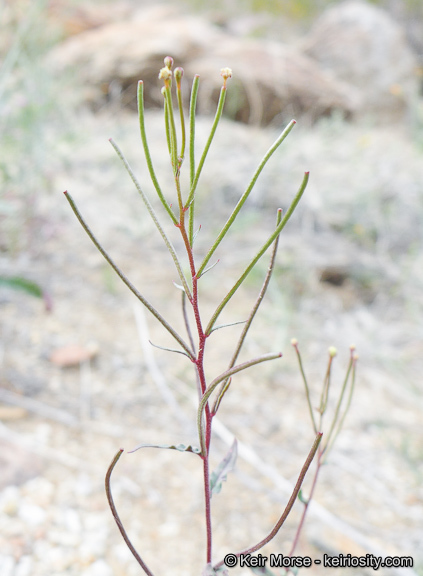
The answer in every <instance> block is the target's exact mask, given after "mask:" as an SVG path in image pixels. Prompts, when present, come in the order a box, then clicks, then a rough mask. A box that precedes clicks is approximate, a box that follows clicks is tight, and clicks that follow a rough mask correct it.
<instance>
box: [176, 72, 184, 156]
mask: <svg viewBox="0 0 423 576" xmlns="http://www.w3.org/2000/svg"><path fill="white" fill-rule="evenodd" d="M176 96H177V98H178V108H179V118H180V120H181V140H182V142H181V153H180V154H179V164H182V161H183V159H184V156H185V141H186V135H185V116H184V107H183V105H182V92H181V82H178V83H177V84H176Z"/></svg>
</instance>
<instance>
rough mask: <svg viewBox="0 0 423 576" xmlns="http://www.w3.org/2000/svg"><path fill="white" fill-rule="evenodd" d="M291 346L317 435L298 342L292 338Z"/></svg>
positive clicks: (315, 431)
mask: <svg viewBox="0 0 423 576" xmlns="http://www.w3.org/2000/svg"><path fill="white" fill-rule="evenodd" d="M291 344H292V346H293V347H294V348H295V352H296V354H297V358H298V364H299V366H300V372H301V376H302V379H303V382H304V387H305V391H306V397H307V405H308V411H309V413H310V418H311V422H312V424H313V430H314V433H315V434H317V425H316V420H315V418H314V413H313V407H312V405H311V398H310V388H309V386H308V382H307V378H306V375H305V372H304V367H303V362H302V359H301V354H300V350H299V348H298V341H297V339H296V338H293V339H292V340H291Z"/></svg>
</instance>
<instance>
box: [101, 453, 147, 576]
mask: <svg viewBox="0 0 423 576" xmlns="http://www.w3.org/2000/svg"><path fill="white" fill-rule="evenodd" d="M122 452H123V449H122V448H121V449H120V450H119V451H118V452H117V453H116V455H115V457H114V458H113V460H112V462H111V464H110V466H109V468H108V470H107V473H106V481H105V486H106V495H107V500H108V502H109V506H110V510H111V511H112V514H113V518H114V519H115V521H116V524H117V527H118V528H119V531H120V533H121V534H122V536H123V539H124V540H125V543H126V545H127V546H128V548H129V550H130V551H131V552H132V554H133V555H134V557H135V560H136V561H137V562H138V564H139V565H140V566H141V568H142V569H143V570H144V572H145V573H146V574H147V576H154V574H153V572H151V570H150V569H149V567H148V566H147V564H146V563H145V562H144V560H143V559H142V558H141V556H140V555H139V554H138V552H137V551H136V550H135V548H134V546H133V544H132V542H131V541H130V540H129V538H128V535H127V533H126V530H125V528H124V527H123V524H122V522H121V519H120V518H119V514H118V513H117V510H116V506H115V503H114V502H113V496H112V491H111V489H110V477H111V475H112V472H113V469H114V467H115V466H116V464H117V461H118V460H119V458H120V457H121V455H122Z"/></svg>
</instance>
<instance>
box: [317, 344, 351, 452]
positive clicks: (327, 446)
mask: <svg viewBox="0 0 423 576" xmlns="http://www.w3.org/2000/svg"><path fill="white" fill-rule="evenodd" d="M355 366H356V358H355V357H354V355H353V353H352V352H351V358H350V363H349V365H348V370H347V374H346V376H345V380H344V383H343V386H342V392H341V396H340V398H339V400H338V405H337V407H336V410H335V415H334V417H333V421H332V426H331V428H330V430H329V433H328V437H327V440H326V444H325V448H324V452H325V459H326V458H327V456H328V453H329V451H330V449H331V448H332V446H333V444H334V442H335V440H336V437H337V436H338V434H339V432H340V430H341V428H342V425H343V423H344V420H345V417H346V415H347V413H348V410H349V408H350V405H351V400H352V395H353V392H354V386H355ZM351 372H352V375H351V386H350V391H349V394H348V399H347V404H346V406H345V410H344V412H343V414H342V416H341V418H340V419H339V422H338V426H337V428H336V430H335V432H334V428H335V423H336V421H338V415H339V410H340V407H341V403H342V399H343V396H344V394H345V389H346V386H347V382H348V379H349V376H350V373H351ZM332 435H333V436H332Z"/></svg>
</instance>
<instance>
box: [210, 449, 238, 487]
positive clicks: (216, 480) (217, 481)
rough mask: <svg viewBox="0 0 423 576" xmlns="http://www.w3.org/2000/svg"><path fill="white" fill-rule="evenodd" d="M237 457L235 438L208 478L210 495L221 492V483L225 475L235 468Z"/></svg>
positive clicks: (224, 480)
mask: <svg viewBox="0 0 423 576" xmlns="http://www.w3.org/2000/svg"><path fill="white" fill-rule="evenodd" d="M237 456H238V443H237V440H236V438H235V440H234V442H233V444H232V446H231V448H230V449H229V452H228V453H227V454H226V456H225V457H224V458H223V460H222V462H221V463H220V464H219V466H218V467H217V468H216V470H215V471H214V472H212V474H211V476H210V491H211V494H219V492H220V491H221V490H222V482H226V478H227V475H228V474H229V472H232V470H233V469H234V468H235V463H236V459H237Z"/></svg>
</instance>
